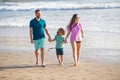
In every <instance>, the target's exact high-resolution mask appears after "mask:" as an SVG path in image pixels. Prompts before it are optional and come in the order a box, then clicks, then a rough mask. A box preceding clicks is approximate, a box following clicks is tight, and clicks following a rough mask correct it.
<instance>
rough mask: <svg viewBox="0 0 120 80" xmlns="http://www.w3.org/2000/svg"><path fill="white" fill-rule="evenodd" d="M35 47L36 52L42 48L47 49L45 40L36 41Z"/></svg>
mask: <svg viewBox="0 0 120 80" xmlns="http://www.w3.org/2000/svg"><path fill="white" fill-rule="evenodd" d="M34 46H35V49H36V50H38V49H40V48H44V47H45V38H41V39H38V40H34Z"/></svg>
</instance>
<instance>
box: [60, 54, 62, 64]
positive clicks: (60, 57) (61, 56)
mask: <svg viewBox="0 0 120 80" xmlns="http://www.w3.org/2000/svg"><path fill="white" fill-rule="evenodd" d="M60 58H61V63H60V64H61V65H63V55H60Z"/></svg>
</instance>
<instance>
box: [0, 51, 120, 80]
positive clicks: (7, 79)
mask: <svg viewBox="0 0 120 80" xmlns="http://www.w3.org/2000/svg"><path fill="white" fill-rule="evenodd" d="M52 53H55V52H53V51H46V67H45V68H43V67H41V66H40V65H38V66H36V65H35V56H34V51H32V50H31V51H29V50H0V80H120V64H119V63H104V62H103V63H101V62H99V61H98V62H96V61H84V60H81V61H80V64H79V66H76V67H74V66H72V65H73V63H72V58H71V59H70V60H69V59H68V60H67V59H66V61H65V63H64V65H63V66H60V65H58V64H57V59H56V56H55V55H51V54H52Z"/></svg>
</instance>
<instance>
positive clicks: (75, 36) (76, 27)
mask: <svg viewBox="0 0 120 80" xmlns="http://www.w3.org/2000/svg"><path fill="white" fill-rule="evenodd" d="M67 29H68V32H67V35H66V38H65V42H66V43H67V38H68V37H69V35H70V34H71V35H70V42H71V46H72V50H73V58H74V66H77V65H78V63H79V57H80V48H81V41H82V38H83V37H84V31H83V28H82V25H81V23H80V22H79V15H78V14H74V15H73V17H72V19H71V21H70V23H69V25H68V26H67Z"/></svg>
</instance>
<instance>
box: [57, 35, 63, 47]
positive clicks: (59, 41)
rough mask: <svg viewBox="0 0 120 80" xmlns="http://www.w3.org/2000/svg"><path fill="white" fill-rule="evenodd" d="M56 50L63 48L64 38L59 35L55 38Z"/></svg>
mask: <svg viewBox="0 0 120 80" xmlns="http://www.w3.org/2000/svg"><path fill="white" fill-rule="evenodd" d="M55 40H56V48H63V43H64V37H63V36H60V35H56V36H55Z"/></svg>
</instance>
